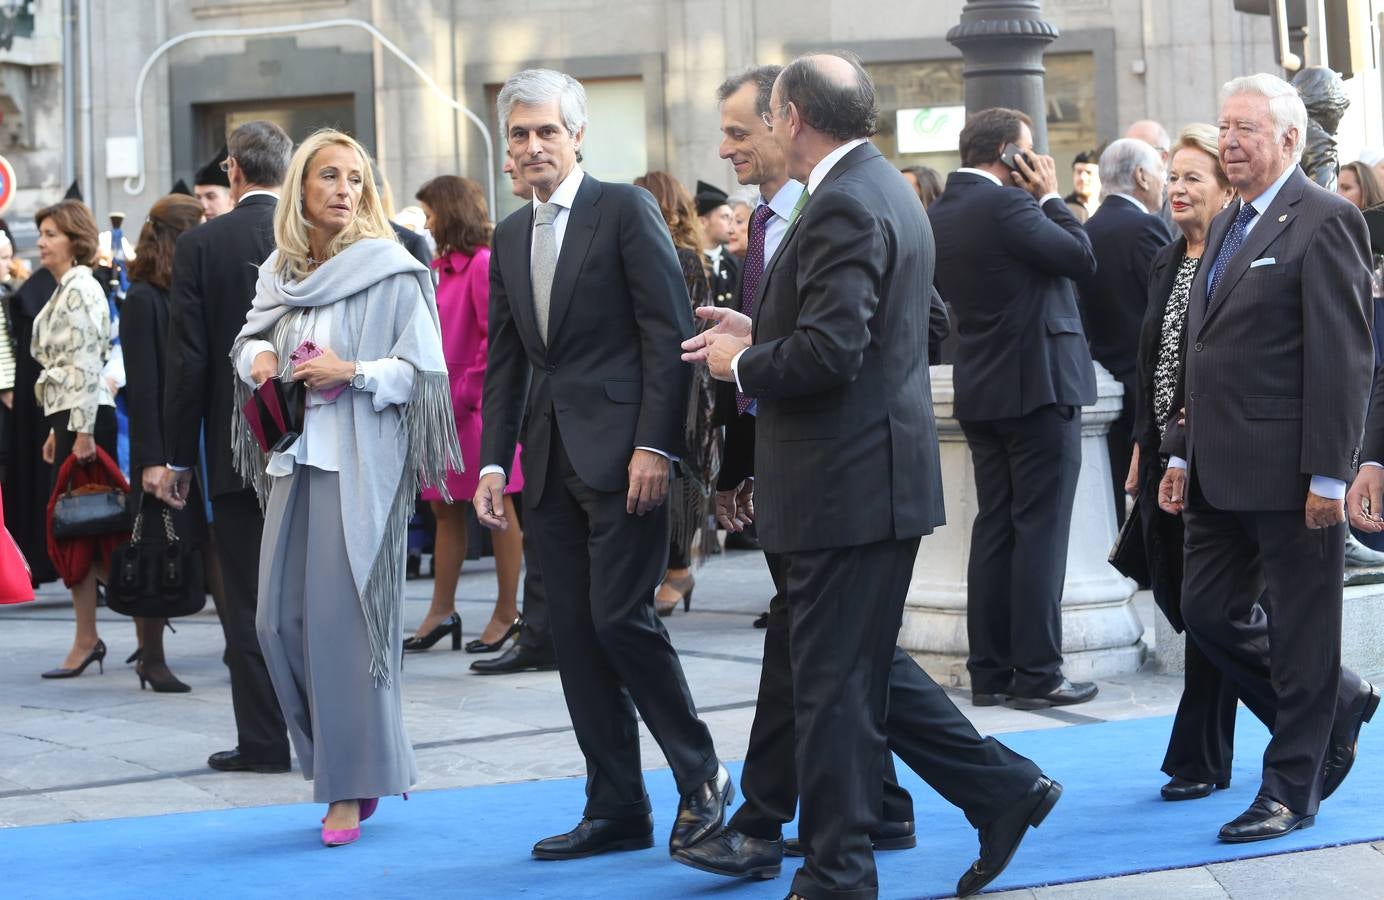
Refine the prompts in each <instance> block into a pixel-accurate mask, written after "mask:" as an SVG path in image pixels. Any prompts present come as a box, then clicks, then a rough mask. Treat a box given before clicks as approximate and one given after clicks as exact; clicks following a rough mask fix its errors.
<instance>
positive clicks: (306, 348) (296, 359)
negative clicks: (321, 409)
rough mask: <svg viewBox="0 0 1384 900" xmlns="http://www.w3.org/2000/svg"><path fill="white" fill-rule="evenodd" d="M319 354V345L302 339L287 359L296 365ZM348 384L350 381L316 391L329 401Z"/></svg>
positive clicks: (320, 350) (339, 393)
mask: <svg viewBox="0 0 1384 900" xmlns="http://www.w3.org/2000/svg"><path fill="white" fill-rule="evenodd" d="M321 355H322V348H321V347H319V346H317V345H316V344H314V343H313V342H312V341H303V342H302V343H301V344H299V345H298V349H297V350H294V351H293V352H292V353H290V354H289V355H288V360H289V362H291V363H293V365H295V366H296V365H298V364H300V363H305V362H307V361H308V360H310V359H315V358H316V357H319V356H321ZM350 386H351V384H350V382H347V383H345V384H338V385H337V386H336V387H334V388H327V389H326V390H322V391H317V393H318V395H320V396H321V397H322V399H323V400H325V401H327V402H328V403H330V402H332V401H333V400H335V399H336V398H337V397H340V396H341V393H342V392H343V391H345V390H346V389H347V388H348V387H350Z"/></svg>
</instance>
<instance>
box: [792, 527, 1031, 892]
mask: <svg viewBox="0 0 1384 900" xmlns="http://www.w3.org/2000/svg"><path fill="white" fill-rule="evenodd" d="M917 553H918V539H917V538H913V539H911V540H903V541H895V540H889V541H881V542H879V543H874V544H867V545H864V546H860V547H847V548H840V549H828V550H817V551H802V552H794V553H785V554H783V585H784V594H785V596H786V599H787V603H786V606H787V612H788V629H789V663H790V666H791V670H792V673H793V681H792V688H793V707H794V713H795V716H796V734H797V746H796V760H797V770H798V773H799V780H800V782H801V791H802V798H801V808H800V813H799V818H798V826H799V832H798V834H799V838H800V839H801V840H802V842H803V846H804V849H805V851H806V854H807V859H806V862H805V863H804V865H803V867H802V868H801V869H800V870H799V871H798V874H797V876H796V877H795V878H794V880H793V887H792V890H793V891H794V892H795V893H798V894H800V895H802V896H804V897H808V898H812V900H822V898H873V897H875V896H877V895H878V892H879V887H878V878H877V876H876V873H875V863H874V853H873V850H872V848H871V846H870V837H869V830H870V828H871V827H873V826H874V824H875V823H876V822H877V821H878V819H879V815H880V810H881V808H882V805H883V788H882V786H883V783H884V768H885V762H886V760H887V759H888V753H887V749H888V747H889V746H895V747H897V750H898V753H899V756H900V757H901V758H902V759H903V760H904V762H906V763H907V764H908V765H909V766H910V767H911V768H913V769H914V770H915V771H917V772H919V773H921V774H925V776H926V777H927V779H928V781H929V783H930V784H933V785H934V787H936V788H937V789H938V790H939V791H940V792H941V794H942V796H943V797H945V798H946V799H947V800H948V801H949V802H951V803H955V804H957V805H958V806H960V807H961V808H962V809H963V810H965V812H966V814H967V816H968V817H970V818H971V819H972V821H973V822H977V823H978V824H980V823H988V822H989V821H993V819H994V818H995V817H996V816H998V814H999V812H1001V811H1002V810H1003V809H1004V808H1005V807H1006V806H1008V805H1009V804H1012V803H1015V802H1017V801H1018V800H1019V798H1020V797H1022V796H1023V795H1024V793H1025V792H1027V791H1028V789H1029V788H1030V787H1032V785H1033V782H1034V780H1036V778H1037V776H1038V770H1037V768H1036V767H1034V766H1033V764H1032V763H1031V762H1029V761H1028V760H1025V759H1023V758H1022V757H1019V756H1017V755H1015V754H1013V753H1011V752H1010V751H1009V750H1008V749H1007V748H1005V747H1004V746H1003V745H1002V744H999V743H998V742H997V741H993V740H983V739H981V737H980V736H979V735H978V734H976V732H975V729H974V728H972V727H971V725H970V723H969V722H968V721H967V720H966V717H965V716H963V715H962V714H961V712H960V710H958V709H957V708H956V706H955V705H954V704H952V702H951V701H950V699H948V698H947V696H946V694H945V693H944V692H943V691H942V689H941V688H939V687H938V686H937V685H936V684H934V683H933V682H932V681H931V679H929V678H928V677H927V675H926V674H924V673H923V671H922V670H921V669H919V668H918V667H917V665H916V664H914V663H913V661H912V660H911V659H909V658H908V656H907V655H906V654H904V653H903V652H902V651H900V650H899V649H898V648H897V646H896V644H897V641H898V634H899V625H900V624H901V622H902V620H903V605H904V598H905V596H906V594H907V592H908V584H909V581H910V579H911V578H912V575H913V561H914V558H915V557H916V556H917ZM766 671H767V667H766ZM896 722H897V723H898V724H897V728H896V726H895V723H896Z"/></svg>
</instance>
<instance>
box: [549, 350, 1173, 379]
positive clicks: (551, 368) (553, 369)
mask: <svg viewBox="0 0 1384 900" xmlns="http://www.w3.org/2000/svg"><path fill="white" fill-rule="evenodd" d="M1197 349H1198V350H1200V349H1201V345H1200V344H1197ZM545 371H546V372H547V373H548V374H549V375H551V374H553V373H554V372H556V371H557V366H548V367H547V369H546V370H545Z"/></svg>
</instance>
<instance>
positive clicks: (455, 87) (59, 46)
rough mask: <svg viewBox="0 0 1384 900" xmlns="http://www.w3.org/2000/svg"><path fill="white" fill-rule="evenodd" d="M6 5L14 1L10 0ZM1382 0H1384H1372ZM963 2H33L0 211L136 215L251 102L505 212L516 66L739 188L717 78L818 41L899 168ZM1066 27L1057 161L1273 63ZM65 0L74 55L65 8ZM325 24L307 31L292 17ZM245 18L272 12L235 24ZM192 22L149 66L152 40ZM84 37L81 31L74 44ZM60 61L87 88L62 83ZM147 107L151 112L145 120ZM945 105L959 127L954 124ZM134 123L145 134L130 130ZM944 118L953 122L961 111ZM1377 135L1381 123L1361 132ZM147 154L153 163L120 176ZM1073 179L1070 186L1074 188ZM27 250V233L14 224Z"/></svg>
mask: <svg viewBox="0 0 1384 900" xmlns="http://www.w3.org/2000/svg"><path fill="white" fill-rule="evenodd" d="M0 5H3V4H0ZM1376 5H1379V4H1378V3H1377V4H1376ZM963 6H964V2H963V0H873V2H866V3H862V2H859V0H514V2H509V3H500V2H496V0H128V2H124V3H119V4H115V3H105V2H93V0H34V2H32V3H30V4H29V9H30V10H31V14H32V21H31V22H28V23H26V27H27V28H28V30H29V32H30V36H28V37H20V38H17V39H16V41H15V46H14V47H13V48H12V49H11V50H10V51H0V92H3V97H0V154H3V155H4V156H6V157H7V158H9V159H10V161H11V162H12V163H13V164H14V165H15V167H16V170H17V181H18V182H19V187H20V190H19V192H18V197H17V199H16V201H15V202H14V203H13V204H12V206H11V207H10V209H9V210H7V212H6V213H5V216H6V218H8V219H9V220H10V221H11V222H12V223H15V224H22V223H23V222H24V220H26V219H28V218H29V217H30V216H31V215H32V213H33V211H34V210H35V209H36V208H38V206H40V205H41V204H43V203H46V202H51V201H53V200H55V199H57V198H59V197H61V196H62V194H63V192H64V191H65V190H66V188H67V185H68V183H69V180H70V178H71V177H75V178H76V179H77V180H78V181H79V182H80V187H81V191H82V193H83V195H84V196H85V198H86V200H87V201H88V202H89V203H90V204H91V205H92V206H93V208H94V209H95V211H96V213H97V216H98V219H100V220H102V221H104V219H105V216H107V215H108V214H109V213H110V212H112V211H121V212H124V213H127V214H128V215H130V216H132V217H133V220H134V221H136V222H137V221H139V220H140V218H142V216H143V213H144V211H145V210H147V209H148V207H149V206H150V205H151V204H152V203H153V201H154V200H155V199H157V198H158V197H159V196H161V195H162V194H163V193H166V192H167V191H168V190H169V189H170V187H171V186H172V185H173V183H174V182H175V181H176V180H178V179H179V178H182V179H184V180H186V181H188V182H189V183H190V182H191V175H192V173H193V171H195V170H196V169H197V168H198V167H199V166H200V165H202V164H203V163H204V162H206V161H207V160H208V159H210V158H211V157H212V156H213V154H214V153H215V152H216V151H217V149H218V148H219V147H220V146H221V144H222V142H223V141H224V137H225V134H226V132H227V131H228V130H230V129H231V128H234V127H235V126H236V125H237V124H239V123H240V122H243V121H246V120H249V119H253V118H271V119H274V120H275V121H278V122H280V123H281V124H282V125H283V126H284V127H285V128H286V129H288V130H289V132H290V133H291V134H292V135H293V136H294V137H295V138H298V139H301V138H302V137H304V136H305V135H306V134H308V133H310V132H311V131H312V130H313V129H315V128H318V127H321V126H324V125H334V126H338V127H342V128H345V129H347V130H349V131H351V132H352V133H354V134H355V135H356V136H357V137H359V138H360V139H361V140H362V142H363V143H364V144H365V145H366V146H367V147H368V148H369V149H371V151H372V152H374V153H375V154H376V156H377V158H378V161H379V164H380V168H381V171H382V173H383V174H384V175H385V176H386V178H387V180H388V181H389V182H390V184H391V186H392V189H393V194H394V196H395V198H396V204H397V205H399V206H403V205H407V204H408V203H411V202H413V201H412V197H413V193H414V191H415V190H416V189H417V187H418V186H419V185H420V184H422V183H423V182H424V181H426V180H427V179H428V178H431V177H433V176H435V175H438V174H442V173H461V174H464V175H467V176H469V177H471V178H474V179H476V180H478V181H480V182H481V183H482V185H488V184H489V182H490V180H491V179H492V178H494V179H495V181H496V182H497V189H496V194H497V198H498V201H499V202H498V207H499V208H498V213H499V214H500V215H503V214H504V213H505V212H507V211H508V210H510V209H512V208H514V206H515V202H514V201H513V199H512V198H511V197H510V196H509V193H508V190H507V183H506V182H505V181H504V179H503V177H502V176H501V175H500V164H501V163H502V161H503V144H502V136H500V135H498V134H497V125H496V123H495V115H494V98H495V94H496V92H497V90H498V88H499V85H500V84H501V83H502V82H503V81H504V79H505V77H506V76H507V75H509V74H510V73H512V72H514V71H516V70H518V69H520V68H523V67H527V66H534V65H542V66H551V67H555V68H560V69H563V70H565V71H567V72H570V73H572V74H573V75H575V76H577V77H578V78H580V79H581V80H582V81H583V82H584V83H585V84H586V87H587V90H588V93H589V97H590V118H591V124H590V127H589V129H588V134H587V136H586V141H585V146H584V154H583V155H584V157H585V163H584V165H585V166H586V168H587V169H588V170H589V171H591V172H592V173H594V174H595V175H597V176H598V177H601V178H605V179H614V180H629V179H632V178H633V177H635V176H636V175H638V174H640V173H641V172H644V171H646V170H648V169H655V168H661V169H667V170H669V171H671V172H672V173H673V174H674V175H676V176H677V177H678V178H679V179H681V180H683V181H684V182H685V183H688V184H691V183H693V182H694V181H695V180H696V179H702V180H705V181H709V182H712V183H716V184H720V185H722V186H724V187H726V188H728V189H733V188H734V187H735V185H734V178H733V173H732V171H731V169H730V167H729V165H728V164H727V163H725V162H724V161H722V160H720V159H719V158H718V157H717V144H718V141H719V134H718V122H719V118H718V110H717V107H716V102H715V91H716V87H717V85H718V84H719V83H720V81H721V80H722V79H723V78H724V77H725V76H726V75H727V74H729V73H732V72H735V71H737V70H740V69H742V68H744V67H746V66H748V65H750V64H752V63H762V62H785V61H787V60H788V59H790V58H792V57H793V56H794V55H796V54H798V53H800V52H802V51H805V50H809V49H814V48H818V49H821V48H845V49H849V50H853V51H855V52H856V53H858V54H859V55H860V56H861V58H862V59H863V60H864V61H865V63H866V66H867V68H868V69H869V70H870V72H871V74H872V75H873V77H874V78H875V80H876V83H877V85H878V87H879V92H880V99H881V105H882V107H883V108H882V116H881V121H880V128H881V131H880V135H879V137H878V139H877V141H878V143H879V145H880V147H881V149H883V150H884V151H885V152H886V153H887V154H888V155H889V156H890V157H891V158H892V159H893V160H894V161H895V162H896V163H898V164H899V165H908V164H920V163H921V164H926V165H931V166H933V167H934V168H937V169H939V170H942V171H945V170H947V169H950V168H953V167H954V166H955V165H956V163H957V159H956V153H955V149H954V143H951V144H950V146H948V142H949V140H950V139H949V138H948V137H947V134H949V133H954V128H955V116H956V114H957V109H956V108H957V107H958V106H959V105H960V104H961V102H962V100H961V98H962V72H961V70H962V65H961V57H960V53H959V52H958V51H957V50H956V49H955V48H954V47H952V46H951V45H950V44H948V43H947V42H946V40H945V34H946V32H947V29H948V28H950V27H951V26H952V25H954V24H956V23H957V21H958V20H959V17H960V14H961V9H962V7H963ZM1042 6H1043V15H1044V17H1045V18H1046V19H1047V20H1048V21H1049V22H1051V23H1052V24H1053V25H1055V26H1056V27H1057V28H1058V30H1059V31H1060V33H1061V36H1060V37H1059V38H1058V39H1057V40H1056V41H1055V42H1054V43H1053V44H1052V45H1051V46H1050V48H1049V51H1048V55H1047V57H1046V65H1047V107H1048V109H1047V120H1048V128H1049V134H1050V144H1051V152H1052V153H1053V155H1054V156H1055V157H1056V158H1057V160H1058V169H1059V172H1060V173H1061V174H1062V176H1063V178H1064V179H1066V178H1067V177H1068V166H1067V163H1068V162H1070V157H1071V156H1072V155H1073V154H1075V153H1076V152H1077V151H1079V150H1083V149H1087V148H1091V147H1095V146H1097V145H1098V144H1100V143H1102V142H1104V141H1107V140H1110V139H1111V138H1114V137H1118V136H1120V134H1121V133H1122V132H1123V129H1124V127H1125V126H1126V125H1127V124H1128V123H1129V122H1131V121H1133V120H1135V119H1139V118H1154V119H1158V120H1160V121H1162V122H1164V123H1165V124H1166V125H1167V126H1168V127H1169V129H1170V130H1172V131H1174V132H1175V131H1176V128H1177V127H1179V126H1180V125H1182V124H1185V123H1187V122H1190V121H1211V120H1213V118H1214V115H1215V106H1216V90H1217V88H1218V86H1219V85H1220V84H1221V83H1222V82H1224V81H1225V80H1227V79H1228V78H1230V77H1232V76H1234V75H1238V74H1243V73H1246V72H1252V71H1273V70H1274V63H1273V59H1272V51H1271V40H1270V35H1269V26H1268V21H1267V19H1265V18H1263V17H1257V16H1246V15H1242V14H1239V13H1236V12H1234V10H1233V8H1232V4H1231V3H1230V2H1229V0H1178V2H1176V3H1163V2H1155V0H1046V2H1044V3H1043V4H1042ZM68 7H70V8H71V9H72V11H73V13H74V16H73V19H74V28H73V34H72V35H71V37H70V40H71V44H70V45H69V46H68V47H67V49H66V52H64V43H63V35H62V32H63V16H62V11H63V9H64V8H68ZM336 20H361V21H365V22H369V23H371V24H373V25H374V26H375V27H376V28H377V29H378V30H379V31H380V32H381V33H382V34H383V35H384V36H385V37H386V38H387V39H388V40H389V41H390V42H392V43H393V44H394V45H396V46H397V48H398V49H399V50H400V51H401V52H402V53H403V54H405V55H406V56H408V57H409V58H411V59H412V60H413V61H414V62H415V63H416V64H417V66H418V67H419V68H420V69H421V70H422V71H423V72H424V73H426V74H427V75H428V76H429V77H430V78H431V79H433V81H435V82H436V84H437V85H438V86H439V87H440V88H441V90H442V91H443V92H444V93H447V94H450V95H452V96H454V97H455V98H457V99H458V100H460V101H461V103H463V104H464V105H465V106H466V107H468V108H469V109H470V110H472V111H473V112H474V113H475V114H476V115H477V116H478V117H479V118H480V119H481V120H482V121H483V122H484V123H485V125H486V126H487V128H488V130H489V132H490V135H489V136H490V140H491V141H492V142H493V144H492V147H493V150H492V154H491V155H490V156H489V157H487V152H486V149H487V141H486V139H485V137H484V136H483V135H482V132H481V129H480V128H478V127H477V126H476V124H474V123H473V122H472V121H471V120H470V119H468V118H467V117H466V116H465V115H464V114H462V113H460V112H457V111H455V110H453V109H452V108H451V107H449V106H448V105H447V104H446V103H445V102H443V101H442V100H440V99H439V98H438V97H437V96H436V95H435V94H434V93H433V92H432V90H431V89H430V88H429V87H428V86H427V85H426V84H425V83H424V81H423V80H422V79H420V78H419V76H418V75H417V74H416V73H415V72H414V71H413V70H411V69H410V68H409V66H408V65H406V64H405V63H404V62H403V61H401V60H400V59H399V58H398V57H396V56H395V55H394V54H393V53H392V52H391V51H390V50H388V49H387V48H385V47H384V46H383V45H382V44H381V43H380V42H378V41H376V40H375V38H374V37H373V36H372V35H371V34H369V33H368V32H366V31H364V30H362V29H360V28H359V27H356V26H352V25H346V24H343V25H340V26H331V27H320V26H323V25H324V24H325V23H329V22H332V21H336ZM304 25H311V26H319V27H316V28H314V29H313V30H303V29H302V27H301V26H304ZM237 29H276V30H277V33H274V34H255V35H238V34H235V33H234V32H235V31H236V30H237ZM193 32H208V34H207V35H206V36H199V37H194V38H189V39H186V40H183V41H181V42H179V43H177V44H176V46H173V47H171V48H170V49H167V50H166V51H164V52H162V53H161V54H160V55H158V57H157V59H156V60H155V61H154V62H153V63H152V64H151V65H149V66H148V74H147V78H146V81H145V83H144V85H143V89H142V93H141V95H140V96H138V97H137V96H136V87H137V82H138V79H139V76H140V73H141V70H142V69H143V68H144V67H145V66H146V64H147V63H148V61H149V60H150V58H151V56H153V55H154V54H155V52H156V51H157V50H159V48H160V46H161V45H163V44H164V43H165V42H167V41H170V40H171V39H176V38H178V37H179V36H184V35H188V34H189V33H193ZM83 47H85V48H86V52H82V48H83ZM65 82H70V85H69V87H70V90H71V94H72V96H71V97H70V98H69V101H68V102H64V93H65V90H64V88H65ZM1378 82H1379V77H1378V72H1377V71H1375V72H1373V73H1365V74H1363V75H1359V76H1357V77H1356V78H1355V79H1353V80H1352V82H1351V83H1350V84H1351V89H1352V91H1353V92H1354V95H1355V98H1356V102H1355V103H1354V104H1353V106H1352V109H1351V111H1350V112H1349V113H1348V117H1347V120H1346V123H1345V124H1344V126H1343V129H1342V149H1343V151H1345V152H1346V154H1347V158H1353V156H1351V155H1350V154H1353V153H1354V152H1356V151H1357V150H1358V148H1359V146H1360V145H1361V144H1363V143H1372V144H1379V143H1384V134H1381V133H1380V132H1381V125H1380V121H1379V118H1380V117H1379V88H1378ZM137 111H138V112H139V113H140V114H141V115H142V122H139V121H137ZM949 117H950V122H951V124H948V120H949ZM141 124H142V132H143V137H144V142H143V147H142V152H139V153H136V152H135V148H134V147H133V146H132V141H131V139H132V138H133V137H134V136H135V135H136V131H137V127H138V126H139V125H141ZM949 128H950V129H953V132H948V129H949ZM1369 135H1373V137H1372V138H1371V139H1366V138H1367V137H1368V136H1369ZM136 162H142V167H141V168H142V172H143V174H144V177H143V179H142V183H140V181H139V180H138V179H128V178H127V177H125V176H126V175H127V174H128V173H129V172H130V171H132V164H134V163H136ZM1067 187H1069V185H1067V184H1065V183H1064V189H1065V188H1067ZM21 249H22V250H23V249H26V248H24V247H23V241H22V240H21Z"/></svg>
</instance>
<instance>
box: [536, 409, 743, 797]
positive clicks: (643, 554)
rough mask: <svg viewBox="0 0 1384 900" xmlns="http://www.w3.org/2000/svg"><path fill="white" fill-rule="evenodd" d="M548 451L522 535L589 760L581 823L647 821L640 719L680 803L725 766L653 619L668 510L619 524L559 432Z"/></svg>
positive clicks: (610, 501)
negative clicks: (532, 556) (540, 583)
mask: <svg viewBox="0 0 1384 900" xmlns="http://www.w3.org/2000/svg"><path fill="white" fill-rule="evenodd" d="M552 441H553V443H552V447H551V449H550V451H549V453H548V472H547V482H546V485H545V488H544V490H543V496H542V498H541V499H540V500H539V502H538V505H537V506H536V507H534V508H533V509H532V510H530V511H529V516H528V521H529V526H528V529H527V530H528V533H529V534H531V535H533V547H534V549H535V550H536V551H537V553H536V557H537V559H538V564H539V567H540V568H541V571H542V573H543V577H544V587H545V588H546V589H547V595H548V602H549V606H548V613H549V616H550V617H551V619H552V634H553V642H554V645H555V648H556V650H557V663H558V672H559V674H560V676H561V679H562V690H563V694H564V695H565V697H566V700H567V710H568V712H569V713H570V714H571V716H572V727H573V730H574V731H575V732H576V736H577V743H578V744H579V745H580V746H581V749H582V753H583V754H584V755H585V756H586V772H587V779H586V795H587V803H586V809H585V813H584V814H585V815H586V816H588V817H591V818H620V817H624V816H637V815H643V814H644V813H647V812H649V811H650V805H649V797H648V794H646V793H645V791H644V778H643V775H642V773H641V771H640V759H639V726H638V723H637V721H636V719H635V710H636V709H638V711H639V716H640V717H641V718H642V719H643V720H644V723H645V724H646V725H647V726H648V728H649V731H650V732H651V733H652V734H653V736H654V740H656V741H657V742H658V745H659V747H661V748H662V749H663V754H664V756H665V757H667V759H668V764H669V766H670V767H671V768H672V770H673V776H674V778H675V779H676V780H677V784H678V790H679V792H680V793H682V794H684V795H685V794H687V793H689V792H691V791H692V790H693V789H694V788H696V787H697V786H699V785H701V784H704V783H706V782H707V781H710V780H711V779H712V778H713V777H714V776H715V775H716V768H717V766H718V765H719V764H720V763H719V760H718V759H717V757H716V750H715V747H714V746H713V744H712V740H711V732H710V731H708V730H707V727H706V725H705V724H704V723H703V722H702V721H701V720H700V719H699V718H697V711H696V707H695V706H694V704H693V702H692V693H691V691H689V690H688V687H687V679H686V678H684V677H683V672H682V664H681V663H680V662H679V661H678V655H677V652H676V651H675V650H674V649H673V644H672V642H671V641H670V640H669V639H668V632H667V630H666V629H665V628H664V627H663V622H662V621H661V620H660V619H659V618H658V617H657V616H656V615H655V614H654V589H655V588H656V587H657V586H658V582H659V580H660V579H661V578H662V577H663V574H664V564H665V563H666V561H667V559H668V538H669V530H670V519H669V517H668V506H667V504H666V503H665V504H664V505H663V506H660V507H659V508H658V509H656V510H654V511H653V512H650V513H648V514H647V515H645V516H643V517H640V516H634V515H630V514H628V513H626V512H625V494H624V492H619V493H608V492H603V491H596V490H593V489H592V488H590V487H588V486H587V485H586V484H585V483H583V482H582V480H581V479H580V478H579V477H578V476H577V473H576V471H575V470H574V469H573V468H572V464H571V461H570V460H569V459H568V457H567V452H566V450H565V449H564V448H563V445H562V438H561V436H560V435H559V433H558V430H557V427H556V424H554V427H553V438H552ZM631 701H632V702H631Z"/></svg>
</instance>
